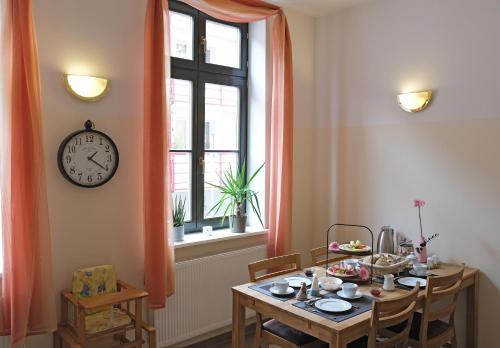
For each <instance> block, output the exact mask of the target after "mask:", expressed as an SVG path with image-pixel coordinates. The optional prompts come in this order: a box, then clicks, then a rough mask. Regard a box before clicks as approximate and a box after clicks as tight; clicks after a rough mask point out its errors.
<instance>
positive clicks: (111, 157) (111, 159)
mask: <svg viewBox="0 0 500 348" xmlns="http://www.w3.org/2000/svg"><path fill="white" fill-rule="evenodd" d="M106 160H107V161H108V162H112V161H113V156H111V155H107V156H106ZM106 170H107V169H106Z"/></svg>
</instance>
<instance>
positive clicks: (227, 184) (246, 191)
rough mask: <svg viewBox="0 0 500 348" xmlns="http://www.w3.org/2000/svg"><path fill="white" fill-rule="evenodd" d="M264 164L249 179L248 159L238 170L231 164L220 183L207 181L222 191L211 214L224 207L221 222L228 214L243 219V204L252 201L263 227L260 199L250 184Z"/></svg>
mask: <svg viewBox="0 0 500 348" xmlns="http://www.w3.org/2000/svg"><path fill="white" fill-rule="evenodd" d="M264 164H265V163H263V164H262V165H261V166H260V167H259V168H257V170H256V171H255V172H254V173H253V174H252V175H251V176H250V179H248V181H246V180H245V179H246V161H243V165H242V166H241V167H240V168H237V169H236V172H234V171H233V169H232V168H231V166H230V167H229V169H228V170H226V171H225V172H224V173H223V175H222V176H219V179H220V184H219V185H216V184H213V183H210V182H207V184H209V185H210V186H212V187H215V188H217V189H218V190H219V191H220V192H221V196H220V198H219V200H218V201H217V203H215V205H214V206H213V207H212V208H211V209H210V211H209V214H210V213H212V212H214V213H215V214H217V213H218V212H219V211H222V209H224V214H223V215H222V222H221V224H224V220H225V219H226V217H228V216H235V217H236V218H237V219H241V218H242V217H243V216H244V214H243V212H242V211H241V210H242V205H243V204H244V203H245V202H248V203H250V206H251V207H252V210H253V211H254V212H255V214H256V215H257V217H258V218H259V221H260V223H261V224H262V227H264V223H263V222H262V214H261V212H260V205H259V199H258V198H257V192H255V191H254V190H252V189H251V188H250V184H251V183H252V181H253V179H254V178H255V176H256V175H257V174H258V173H259V172H260V170H261V169H262V168H263V167H264Z"/></svg>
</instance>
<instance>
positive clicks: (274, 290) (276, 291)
mask: <svg viewBox="0 0 500 348" xmlns="http://www.w3.org/2000/svg"><path fill="white" fill-rule="evenodd" d="M269 291H270V292H271V294H273V295H276V296H290V295H292V294H293V293H294V292H295V290H293V288H291V287H288V289H286V291H285V292H281V291H278V289H276V288H275V287H274V286H272V287H271V288H270V289H269Z"/></svg>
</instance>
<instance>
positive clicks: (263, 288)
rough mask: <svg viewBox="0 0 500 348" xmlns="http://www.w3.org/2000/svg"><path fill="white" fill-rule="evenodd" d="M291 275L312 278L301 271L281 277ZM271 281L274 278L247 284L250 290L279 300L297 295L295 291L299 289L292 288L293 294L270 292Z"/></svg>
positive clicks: (285, 299) (286, 299)
mask: <svg viewBox="0 0 500 348" xmlns="http://www.w3.org/2000/svg"><path fill="white" fill-rule="evenodd" d="M291 277H301V278H306V279H310V280H312V277H307V276H305V275H304V274H301V273H299V274H294V275H290V276H287V277H283V278H291ZM273 282H274V280H273V281H270V282H267V283H262V284H257V285H252V286H249V288H250V289H252V290H255V291H258V292H260V293H261V294H264V295H267V296H270V297H272V298H275V299H277V300H280V301H288V300H290V299H294V298H295V296H297V293H298V292H299V290H300V289H294V292H293V294H290V295H289V296H279V295H274V294H273V293H272V292H270V291H269V289H270V288H271V286H272V285H273Z"/></svg>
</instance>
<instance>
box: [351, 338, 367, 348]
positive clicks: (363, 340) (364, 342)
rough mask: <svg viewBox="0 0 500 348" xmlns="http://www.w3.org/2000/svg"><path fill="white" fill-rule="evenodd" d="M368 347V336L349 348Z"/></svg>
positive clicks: (353, 343)
mask: <svg viewBox="0 0 500 348" xmlns="http://www.w3.org/2000/svg"><path fill="white" fill-rule="evenodd" d="M366 347H368V336H363V337H361V338H359V339H357V340H356V341H354V342H351V343H349V344H348V345H347V348H366Z"/></svg>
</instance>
